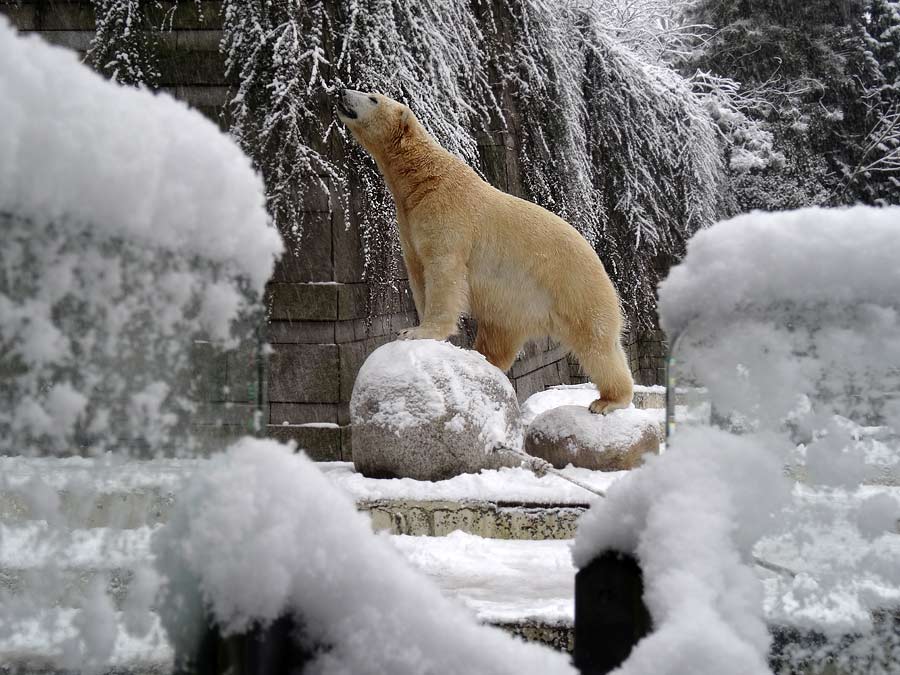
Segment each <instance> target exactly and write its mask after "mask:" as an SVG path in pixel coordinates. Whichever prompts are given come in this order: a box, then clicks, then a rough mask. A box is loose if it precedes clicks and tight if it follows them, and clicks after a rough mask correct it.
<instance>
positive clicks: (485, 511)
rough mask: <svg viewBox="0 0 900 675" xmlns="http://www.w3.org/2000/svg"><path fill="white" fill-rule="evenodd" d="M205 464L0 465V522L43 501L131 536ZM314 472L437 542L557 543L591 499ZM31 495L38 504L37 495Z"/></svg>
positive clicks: (602, 478)
mask: <svg viewBox="0 0 900 675" xmlns="http://www.w3.org/2000/svg"><path fill="white" fill-rule="evenodd" d="M206 461H208V460H202V459H191V460H172V459H166V460H152V461H126V462H112V461H108V460H103V459H95V460H92V459H82V458H66V459H45V458H39V459H32V458H22V457H3V458H0V475H2V476H3V481H2V483H0V522H2V523H5V524H7V525H16V524H21V523H27V522H29V521H34V520H40V519H42V518H44V517H46V514H45V513H44V512H43V511H44V509H45V508H46V504H47V499H50V500H51V502H54V501H55V502H56V503H58V505H59V508H58V509H57V512H58V517H59V518H61V520H62V522H55V523H54V524H56V525H62V526H65V527H68V528H71V529H90V528H121V529H139V528H146V527H154V526H157V525H160V524H162V523H165V522H166V520H167V519H168V517H169V514H170V513H171V511H172V508H173V507H174V505H175V500H176V496H177V493H178V490H179V488H180V486H181V485H182V484H183V481H184V480H186V479H187V478H188V477H189V476H190V475H191V474H192V473H193V472H194V471H202V470H203V466H204V462H206ZM319 467H320V469H321V470H322V471H323V472H324V473H325V475H326V476H328V477H329V478H330V479H331V480H332V481H333V482H334V483H335V484H336V485H337V486H338V487H340V488H341V489H342V490H344V491H345V492H346V493H347V494H349V495H350V496H351V497H352V498H354V500H355V501H356V503H357V505H358V507H359V509H360V510H361V511H365V512H367V513H369V514H370V515H371V516H372V522H373V527H374V528H375V529H376V530H385V531H387V532H389V533H391V534H406V535H423V536H442V535H445V534H448V533H449V532H452V531H455V530H463V531H465V532H469V533H471V534H478V535H480V536H484V537H494V538H502V539H566V538H570V537H572V536H574V532H575V526H576V521H577V519H578V516H579V515H580V514H581V513H583V512H584V510H585V509H586V508H587V507H588V505H589V503H590V501H591V500H592V499H593V498H595V495H593V494H592V493H590V492H588V491H586V490H584V489H582V488H580V487H578V486H576V485H573V484H571V483H568V482H566V481H565V480H562V479H560V478H558V477H555V476H544V477H541V478H539V477H537V476H535V475H534V474H532V473H531V472H529V471H527V470H525V469H501V470H499V471H484V472H482V473H480V474H468V475H464V476H457V477H456V478H453V479H450V480H446V481H439V482H436V483H432V482H428V481H415V480H411V479H396V480H377V479H371V478H365V477H364V476H361V475H359V474H357V473H356V472H355V471H354V469H353V465H352V464H350V463H348V462H322V463H319ZM564 473H566V474H567V475H568V474H571V476H572V477H573V478H575V479H577V480H579V481H581V482H583V483H586V484H588V485H591V486H592V487H594V488H596V489H604V490H605V489H606V488H608V487H609V485H611V484H612V483H613V482H614V481H615V480H617V479H619V478H621V477H622V476H623V475H624V472H618V473H616V472H610V473H598V472H593V471H588V470H585V469H574V468H569V469H566V470H564ZM36 495H37V496H40V498H37V497H36Z"/></svg>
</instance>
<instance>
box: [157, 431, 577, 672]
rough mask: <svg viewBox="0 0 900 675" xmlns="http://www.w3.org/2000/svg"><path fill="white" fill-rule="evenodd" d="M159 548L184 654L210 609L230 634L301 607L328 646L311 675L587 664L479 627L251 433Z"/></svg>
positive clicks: (303, 468)
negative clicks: (251, 435)
mask: <svg viewBox="0 0 900 675" xmlns="http://www.w3.org/2000/svg"><path fill="white" fill-rule="evenodd" d="M153 549H154V552H155V554H156V558H157V561H158V562H157V568H158V570H159V571H160V573H161V574H162V575H163V578H164V580H165V582H166V585H165V593H164V596H163V601H162V606H161V608H160V613H161V615H162V617H163V622H164V625H165V628H166V630H167V632H168V634H169V636H170V638H171V639H172V641H173V642H174V643H175V644H176V646H177V650H178V653H179V654H182V655H184V656H190V655H191V654H192V653H193V650H194V649H195V648H196V642H195V640H196V638H197V636H198V633H197V631H200V630H202V629H203V628H204V627H205V618H206V613H207V612H208V613H209V615H210V616H211V618H213V619H214V620H215V621H216V622H217V623H218V625H219V626H220V627H221V630H222V632H223V634H224V635H226V636H228V635H231V634H234V633H239V632H242V631H246V630H247V629H249V628H251V627H252V626H254V625H268V624H269V623H271V622H272V621H274V620H275V619H277V618H279V617H280V616H282V615H285V614H289V613H290V614H294V615H295V616H296V618H297V619H298V623H299V624H301V625H302V626H303V632H302V634H301V635H299V636H297V639H298V640H301V641H302V642H303V644H304V646H305V647H306V648H307V649H310V651H313V652H314V654H315V658H314V660H313V662H312V663H311V664H309V665H308V666H307V667H306V669H305V670H304V672H308V673H322V674H325V673H335V674H337V673H347V674H350V673H371V674H372V675H377V674H384V675H419V674H420V673H434V674H440V675H453V674H456V673H458V674H460V675H462V674H468V673H483V674H484V675H490V674H496V675H500V674H502V673H521V674H523V675H524V674H527V673H534V674H535V675H550V674H559V675H562V674H563V673H565V674H573V673H574V672H575V671H574V669H573V668H572V667H571V666H570V665H569V663H568V661H569V659H568V656H567V655H564V654H560V653H557V652H555V651H553V650H550V649H548V648H546V647H543V646H538V645H533V644H526V643H524V642H522V641H520V640H518V639H517V638H514V637H512V636H510V635H507V634H506V633H504V632H503V631H501V630H500V629H498V628H492V627H487V626H482V625H479V624H478V622H477V621H476V619H475V617H474V616H473V615H472V614H471V613H470V612H469V611H468V610H466V609H464V608H463V607H462V606H461V605H458V604H457V603H456V602H454V601H453V600H450V599H447V598H445V597H444V596H443V595H442V594H441V592H440V590H439V589H438V588H437V587H436V586H435V585H434V584H433V583H432V582H431V581H430V580H428V579H426V578H425V577H423V576H421V575H420V574H419V573H418V572H416V571H413V570H412V569H411V568H410V567H409V564H408V563H407V562H406V560H404V559H403V557H402V555H401V554H400V553H399V552H398V551H397V550H396V549H394V548H393V547H392V546H391V544H390V543H389V542H388V541H387V540H386V539H385V538H384V537H380V536H378V535H376V534H373V533H372V530H371V523H370V522H369V518H368V517H367V516H366V515H365V514H362V513H359V512H358V511H357V510H356V506H355V504H354V503H353V501H352V499H351V498H350V497H348V496H347V495H345V494H344V493H343V492H341V491H340V490H339V489H338V488H336V487H335V486H334V485H332V484H331V482H330V481H329V480H328V479H327V478H326V477H325V476H324V474H322V472H321V471H319V470H318V469H317V468H316V467H315V465H314V464H313V462H311V461H310V460H309V459H307V458H306V457H305V456H303V455H301V454H294V449H293V448H291V447H288V446H284V445H281V444H279V443H276V442H275V441H269V440H255V439H250V438H247V439H244V440H242V441H240V442H238V443H237V444H235V445H234V446H232V447H231V448H230V449H229V450H228V452H227V453H225V454H222V455H218V456H216V457H215V458H213V459H212V460H211V462H210V465H209V466H207V467H206V468H205V470H204V471H203V472H202V473H198V474H197V475H195V477H194V478H193V479H192V481H191V482H190V484H189V485H188V486H187V488H186V489H185V491H184V492H183V493H182V494H181V495H180V496H179V498H178V501H177V506H176V509H175V512H174V513H173V514H172V517H171V519H170V521H169V523H167V524H166V525H165V526H164V527H163V529H162V530H160V531H159V532H158V533H157V534H156V535H155V537H154V543H153Z"/></svg>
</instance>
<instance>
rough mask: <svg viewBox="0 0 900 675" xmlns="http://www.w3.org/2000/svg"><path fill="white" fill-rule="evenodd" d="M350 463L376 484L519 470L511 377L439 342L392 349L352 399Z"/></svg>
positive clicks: (375, 355)
mask: <svg viewBox="0 0 900 675" xmlns="http://www.w3.org/2000/svg"><path fill="white" fill-rule="evenodd" d="M350 419H351V422H352V424H353V463H354V465H355V467H356V470H357V471H359V472H360V473H361V474H363V475H365V476H370V477H374V478H415V479H417V480H432V481H434V480H443V479H446V478H451V477H453V476H456V475H459V474H462V473H475V472H478V471H480V470H482V469H497V468H500V467H501V466H516V465H518V463H519V462H518V461H517V460H515V459H511V458H508V457H506V456H504V455H502V454H499V453H497V452H496V448H497V447H499V446H508V447H514V448H520V447H521V443H522V423H521V419H520V413H519V404H518V401H517V399H516V393H515V391H514V390H513V388H512V385H511V384H510V382H509V380H508V379H507V377H506V375H504V374H503V373H502V372H501V371H500V370H498V369H497V368H495V367H494V366H492V365H491V364H489V363H488V362H487V360H486V359H485V358H484V357H483V356H482V355H481V354H479V353H478V352H474V351H470V350H465V349H460V348H459V347H455V346H453V345H451V344H449V343H447V342H438V341H435V340H406V341H396V342H391V343H388V344H386V345H384V346H382V347H379V348H378V349H376V350H375V351H374V352H372V354H370V355H369V357H368V359H366V361H365V363H364V364H363V366H362V368H361V369H360V371H359V374H358V375H357V377H356V383H355V385H354V387H353V395H352V397H351V399H350Z"/></svg>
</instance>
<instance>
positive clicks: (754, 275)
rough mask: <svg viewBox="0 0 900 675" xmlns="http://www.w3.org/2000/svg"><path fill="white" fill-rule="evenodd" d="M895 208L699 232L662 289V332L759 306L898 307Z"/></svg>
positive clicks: (816, 211)
mask: <svg viewBox="0 0 900 675" xmlns="http://www.w3.org/2000/svg"><path fill="white" fill-rule="evenodd" d="M898 223H900V207H895V206H892V207H886V208H875V207H870V206H855V207H852V208H839V209H824V208H808V209H800V210H796V211H784V212H778V213H763V212H759V211H755V212H752V213H747V214H743V215H740V216H737V217H735V218H732V219H731V220H726V221H723V222H721V223H718V224H716V225H714V226H712V227H710V228H708V229H705V230H701V231H700V232H698V233H697V234H696V235H694V237H693V238H692V239H691V240H690V241H689V242H688V246H687V255H686V256H685V258H684V260H683V261H682V262H681V263H680V264H679V265H678V266H677V267H675V268H673V269H672V271H671V273H670V274H669V277H668V278H667V279H666V280H665V281H664V282H662V283H661V284H660V287H659V308H660V310H659V312H660V319H661V322H662V327H663V329H664V330H665V331H666V332H667V333H668V334H669V335H670V336H672V335H677V334H678V333H680V332H682V331H683V329H684V328H685V326H686V324H687V323H688V322H690V321H691V320H693V319H695V318H697V317H715V316H720V315H732V314H734V313H735V312H737V311H741V309H742V308H744V307H746V306H747V305H748V304H749V303H753V305H755V306H758V307H767V306H769V305H771V304H782V305H783V304H785V303H793V304H797V305H814V304H816V303H827V304H831V305H853V304H858V303H871V304H878V305H881V306H885V307H894V306H896V305H897V302H898V296H897V289H900V265H898V264H897V251H898V250H900V225H898Z"/></svg>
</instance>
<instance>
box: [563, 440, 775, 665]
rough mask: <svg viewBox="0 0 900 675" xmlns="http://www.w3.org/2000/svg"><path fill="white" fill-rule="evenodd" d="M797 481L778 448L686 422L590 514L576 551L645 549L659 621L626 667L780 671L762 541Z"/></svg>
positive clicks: (578, 554)
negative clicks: (758, 548) (767, 606)
mask: <svg viewBox="0 0 900 675" xmlns="http://www.w3.org/2000/svg"><path fill="white" fill-rule="evenodd" d="M788 495H789V488H788V486H787V484H786V480H785V479H784V478H783V476H782V470H781V464H780V462H778V461H777V458H776V457H775V456H774V454H771V455H765V454H763V455H761V454H760V453H759V452H758V451H757V448H756V446H755V444H754V443H753V442H751V441H748V440H745V439H743V438H741V437H738V436H732V435H729V434H727V433H725V432H721V431H714V430H705V431H702V432H701V431H684V432H682V433H681V434H679V435H678V436H676V437H675V439H674V440H673V442H672V446H671V447H670V448H669V450H668V451H667V452H666V453H665V454H664V455H662V456H660V457H653V458H651V459H650V460H649V461H648V462H647V464H646V465H645V466H644V467H642V468H640V469H637V470H635V471H632V472H631V473H630V474H629V475H627V476H626V477H625V478H623V479H622V480H620V481H617V482H616V483H615V484H613V485H612V486H611V487H610V489H609V492H608V493H607V498H606V499H605V500H603V501H601V502H597V503H596V504H595V505H594V506H593V507H592V509H591V510H590V511H589V512H588V513H587V514H586V515H585V516H584V517H583V519H582V522H581V525H580V527H579V531H578V537H577V539H576V542H575V548H574V560H575V564H576V566H577V567H579V568H583V567H585V566H587V565H588V564H589V563H590V562H591V561H592V560H593V559H594V558H595V557H596V556H597V555H599V554H602V553H603V552H605V551H607V550H615V551H621V552H625V553H629V554H633V555H636V556H637V558H638V560H639V561H640V564H641V568H642V571H643V575H644V601H645V602H646V604H647V607H648V609H649V610H650V613H651V616H652V618H653V624H654V630H653V632H652V633H651V634H650V635H648V636H647V637H645V638H644V639H643V640H641V641H640V642H639V643H638V645H637V646H636V647H635V649H634V650H633V651H632V653H631V655H630V656H629V658H628V659H627V660H626V661H625V663H624V664H623V665H622V666H621V667H620V669H618V670H616V671H615V672H616V673H618V674H620V675H665V674H667V673H668V674H671V675H676V674H681V673H692V674H694V675H719V674H720V673H735V674H740V675H744V674H746V675H751V674H752V675H757V674H760V675H761V674H763V673H769V672H770V671H769V669H768V666H767V662H766V658H767V655H768V650H769V642H770V638H769V634H768V631H767V629H766V623H765V620H764V616H763V589H762V586H761V584H760V582H759V580H758V578H757V576H756V575H755V573H754V571H753V569H752V567H751V566H750V564H749V563H750V559H751V550H752V547H753V545H754V543H755V542H756V541H757V539H758V538H759V536H760V535H761V533H762V532H764V531H765V528H766V527H767V525H768V523H769V520H770V518H771V517H772V515H773V514H774V513H777V511H778V510H779V509H780V507H781V505H782V504H784V503H785V500H786V499H787V498H788Z"/></svg>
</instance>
